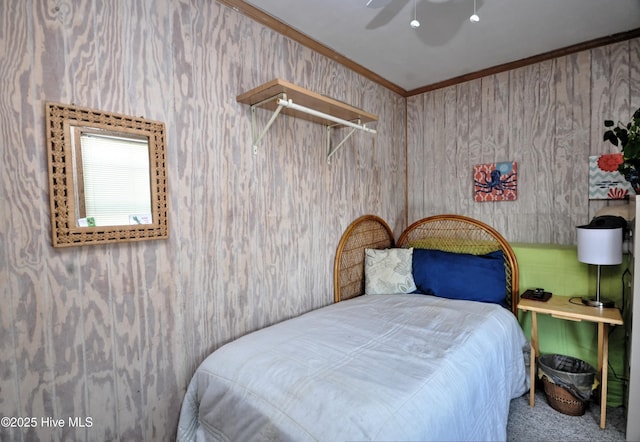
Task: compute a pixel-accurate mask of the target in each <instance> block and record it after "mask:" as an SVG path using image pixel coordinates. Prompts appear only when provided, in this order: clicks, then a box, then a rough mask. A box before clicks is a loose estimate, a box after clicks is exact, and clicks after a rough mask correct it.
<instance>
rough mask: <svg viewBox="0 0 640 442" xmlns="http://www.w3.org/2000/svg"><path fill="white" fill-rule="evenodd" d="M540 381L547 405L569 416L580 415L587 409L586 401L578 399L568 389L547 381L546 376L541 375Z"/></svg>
mask: <svg viewBox="0 0 640 442" xmlns="http://www.w3.org/2000/svg"><path fill="white" fill-rule="evenodd" d="M542 383H543V385H544V393H545V395H546V396H547V400H548V401H549V405H550V406H551V408H553V409H554V410H556V411H559V412H560V413H563V414H568V415H569V416H582V415H583V414H584V412H585V411H586V410H587V401H583V400H580V399H578V398H577V397H575V396H574V395H573V394H571V392H570V391H569V390H567V389H565V388H564V387H561V386H560V385H557V384H554V383H553V382H551V381H549V379H548V378H547V377H546V376H542Z"/></svg>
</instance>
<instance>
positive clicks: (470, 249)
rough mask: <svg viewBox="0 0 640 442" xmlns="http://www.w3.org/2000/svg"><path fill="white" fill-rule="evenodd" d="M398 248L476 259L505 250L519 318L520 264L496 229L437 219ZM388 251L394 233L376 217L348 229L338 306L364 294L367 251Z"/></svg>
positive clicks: (340, 260)
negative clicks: (478, 256)
mask: <svg viewBox="0 0 640 442" xmlns="http://www.w3.org/2000/svg"><path fill="white" fill-rule="evenodd" d="M396 246H397V247H414V248H422V249H437V250H443V251H447V252H456V253H470V254H474V255H480V254H486V253H489V252H493V251H496V250H502V252H503V255H504V265H505V274H506V277H507V304H508V305H509V308H510V309H511V311H512V312H513V313H514V314H515V315H516V316H517V313H518V312H517V308H518V296H519V293H518V290H519V280H518V262H517V260H516V256H515V253H514V252H513V249H512V248H511V246H510V245H509V243H508V242H507V241H506V240H505V239H504V237H503V236H502V235H501V234H500V233H498V231H496V230H495V229H494V228H493V227H491V226H489V225H487V224H485V223H483V222H481V221H478V220H475V219H473V218H469V217H466V216H462V215H436V216H431V217H428V218H423V219H421V220H419V221H416V222H415V223H413V224H411V225H410V226H409V227H407V228H406V229H405V231H404V232H403V233H402V234H401V235H400V238H398V241H397V244H396ZM387 247H393V236H392V233H391V230H390V228H389V226H388V225H387V224H386V223H385V222H384V221H383V220H382V219H380V218H378V217H376V216H373V215H366V216H363V217H361V218H358V219H357V220H355V221H354V222H353V223H352V224H351V225H350V226H349V227H348V228H347V230H346V231H345V233H344V234H343V235H342V238H341V240H340V243H339V245H338V250H337V252H336V259H335V264H334V288H335V291H334V300H335V302H338V301H341V300H345V299H349V298H354V297H356V296H359V295H362V294H364V249H365V248H377V249H383V248H387Z"/></svg>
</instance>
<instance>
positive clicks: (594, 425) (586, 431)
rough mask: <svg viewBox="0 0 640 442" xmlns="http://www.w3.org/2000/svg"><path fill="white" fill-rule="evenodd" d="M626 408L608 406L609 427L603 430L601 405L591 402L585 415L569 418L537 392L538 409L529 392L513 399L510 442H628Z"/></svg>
mask: <svg viewBox="0 0 640 442" xmlns="http://www.w3.org/2000/svg"><path fill="white" fill-rule="evenodd" d="M626 426H627V423H626V418H625V409H624V407H617V408H612V407H607V424H606V428H605V429H604V430H603V429H601V428H600V404H599V403H597V404H596V403H595V401H591V402H590V403H589V405H588V408H587V411H586V413H585V414H584V415H582V416H568V415H566V414H562V413H560V412H558V411H556V410H554V409H553V408H551V407H550V406H549V403H548V402H547V398H546V397H545V395H544V392H542V391H537V392H536V401H535V406H534V407H533V408H531V407H530V406H529V393H528V392H527V393H526V394H525V395H523V396H521V397H519V398H516V399H513V400H512V401H511V404H510V406H509V421H508V423H507V440H508V441H598V442H606V441H624V440H625V431H626Z"/></svg>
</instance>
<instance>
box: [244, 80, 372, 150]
mask: <svg viewBox="0 0 640 442" xmlns="http://www.w3.org/2000/svg"><path fill="white" fill-rule="evenodd" d="M236 100H237V101H238V102H239V103H243V104H248V105H250V106H251V131H252V137H253V152H254V153H256V152H257V148H258V145H259V143H260V140H261V139H262V137H263V136H264V134H265V133H266V132H267V131H268V130H269V128H270V127H271V125H272V124H273V122H274V121H275V119H276V117H277V116H278V115H279V114H280V113H283V114H286V115H289V116H292V117H295V118H302V119H304V120H308V121H312V122H314V123H319V124H322V125H324V126H326V129H327V161H329V160H330V159H331V156H332V155H333V154H334V153H335V152H336V151H337V150H338V149H340V147H341V146H342V145H343V144H344V142H345V141H347V139H348V138H349V137H350V136H351V135H352V134H353V133H354V131H356V130H362V131H365V132H369V133H372V134H375V133H376V131H375V130H374V129H371V128H369V127H367V123H371V122H374V121H378V117H377V116H376V115H373V114H370V113H368V112H365V111H363V110H362V109H358V108H355V107H353V106H350V105H348V104H346V103H343V102H341V101H338V100H334V99H333V98H329V97H326V96H324V95H321V94H317V93H315V92H312V91H310V90H307V89H304V88H302V87H299V86H296V85H294V84H291V83H289V82H287V81H284V80H280V79H277V78H276V79H275V80H272V81H270V82H268V83H265V84H263V85H261V86H258V87H257V88H255V89H252V90H250V91H248V92H245V93H243V94H241V95H238V97H237V98H236ZM257 108H263V109H267V110H271V111H273V115H272V116H271V118H270V120H269V121H268V122H267V124H266V125H265V127H264V128H263V129H262V131H260V133H258V130H257V125H256V117H255V113H256V109H257ZM337 127H350V128H351V131H350V132H349V133H348V134H347V135H346V136H345V137H344V139H343V140H342V141H341V142H340V143H338V144H337V145H336V146H335V147H332V146H331V130H332V129H333V128H337Z"/></svg>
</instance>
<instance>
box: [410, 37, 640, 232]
mask: <svg viewBox="0 0 640 442" xmlns="http://www.w3.org/2000/svg"><path fill="white" fill-rule="evenodd" d="M407 106H408V111H407V115H408V124H407V126H408V130H407V133H408V140H407V141H408V157H409V159H410V161H408V189H409V193H408V199H409V203H408V214H409V222H411V221H413V220H416V219H419V218H422V217H424V216H428V215H433V214H437V213H459V214H464V215H468V216H472V217H475V218H478V219H481V220H483V221H485V222H487V223H489V224H491V225H493V226H494V227H496V228H497V229H498V230H499V231H500V232H502V233H503V234H504V235H505V237H506V238H507V239H508V240H510V241H520V242H539V243H555V244H574V243H575V226H577V225H580V224H584V223H586V222H588V221H589V220H590V219H591V218H592V217H593V216H594V215H595V213H596V211H597V210H598V209H601V208H602V207H603V206H605V205H606V204H608V203H607V202H604V201H595V200H594V201H589V199H588V157H589V156H590V155H596V154H601V153H608V152H616V151H617V150H616V148H615V147H614V146H612V145H611V144H609V143H604V142H603V141H602V134H603V132H604V124H603V122H604V120H605V119H613V120H621V121H624V122H626V121H629V117H630V116H631V114H632V113H633V111H634V110H635V109H637V108H638V107H640V39H632V40H628V41H624V42H622V43H616V44H613V45H609V46H604V47H600V48H596V49H592V50H588V51H583V52H579V53H576V54H572V55H568V56H564V57H560V58H556V59H553V60H549V61H545V62H542V63H538V64H534V65H530V66H527V67H523V68H519V69H515V70H512V71H509V72H505V73H500V74H496V75H492V76H488V77H484V78H481V79H478V80H473V81H469V82H466V83H462V84H459V85H456V86H451V87H448V88H445V89H439V90H436V91H433V92H429V93H425V94H422V95H418V96H415V97H410V98H408V99H407ZM501 161H517V162H518V167H519V176H518V199H517V201H514V202H493V203H487V202H484V203H476V202H474V199H473V175H472V170H473V166H474V165H477V164H483V163H493V162H501ZM612 204H613V203H612Z"/></svg>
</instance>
